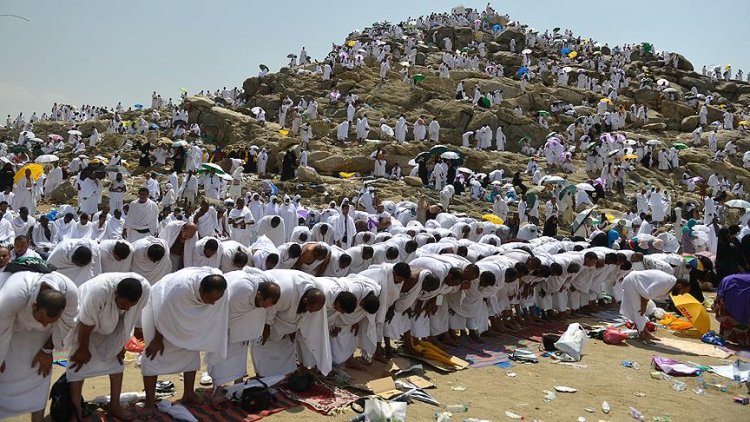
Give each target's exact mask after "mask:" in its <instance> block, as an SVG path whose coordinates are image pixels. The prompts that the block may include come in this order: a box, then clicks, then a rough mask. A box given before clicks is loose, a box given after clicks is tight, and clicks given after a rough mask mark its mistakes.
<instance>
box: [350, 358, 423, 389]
mask: <svg viewBox="0 0 750 422" xmlns="http://www.w3.org/2000/svg"><path fill="white" fill-rule="evenodd" d="M411 367H413V365H412V364H411V362H409V360H408V359H404V358H401V357H395V358H393V359H392V360H391V361H390V363H387V364H386V363H383V362H378V361H373V362H372V364H371V365H370V366H369V367H368V369H367V372H362V371H357V370H349V371H348V373H349V376H350V377H351V381H350V383H349V385H350V386H351V387H354V388H357V389H359V390H363V391H369V392H371V393H373V394H378V395H379V393H378V391H380V392H387V391H389V390H390V389H395V388H396V386H395V384H394V381H393V375H395V374H398V373H400V372H402V371H404V370H408V369H410V368H411ZM386 378H387V379H389V380H390V384H391V385H393V387H389V386H388V385H385V383H384V381H383V380H384V379H386ZM378 381H379V382H378ZM372 382H376V383H375V385H370V384H371V383H372ZM386 387H389V388H386ZM374 388H377V389H378V391H375V390H374ZM381 397H382V396H381Z"/></svg>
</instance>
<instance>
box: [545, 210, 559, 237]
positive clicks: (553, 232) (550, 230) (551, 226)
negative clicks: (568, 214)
mask: <svg viewBox="0 0 750 422" xmlns="http://www.w3.org/2000/svg"><path fill="white" fill-rule="evenodd" d="M542 236H549V237H555V236H557V216H556V215H553V216H551V217H550V218H548V219H547V221H545V222H544V230H543V231H542Z"/></svg>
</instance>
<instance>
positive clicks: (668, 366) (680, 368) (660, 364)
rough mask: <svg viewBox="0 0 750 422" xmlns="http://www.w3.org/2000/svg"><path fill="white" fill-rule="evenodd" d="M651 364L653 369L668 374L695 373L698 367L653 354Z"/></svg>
mask: <svg viewBox="0 0 750 422" xmlns="http://www.w3.org/2000/svg"><path fill="white" fill-rule="evenodd" d="M651 366H653V367H654V369H657V370H659V371H662V372H664V373H665V374H669V375H678V376H680V375H695V373H696V372H698V368H694V367H692V366H688V365H685V364H684V363H680V362H678V361H676V360H674V359H670V358H665V357H662V356H654V357H652V358H651Z"/></svg>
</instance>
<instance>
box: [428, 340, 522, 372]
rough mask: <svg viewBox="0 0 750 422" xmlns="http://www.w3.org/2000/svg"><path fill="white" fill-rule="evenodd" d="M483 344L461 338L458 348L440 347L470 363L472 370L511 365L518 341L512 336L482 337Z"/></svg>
mask: <svg viewBox="0 0 750 422" xmlns="http://www.w3.org/2000/svg"><path fill="white" fill-rule="evenodd" d="M482 340H483V343H475V342H473V341H471V340H470V339H468V338H463V337H462V338H461V340H460V341H459V345H458V346H447V345H440V348H441V349H443V350H445V351H446V352H447V353H450V354H452V355H453V356H456V357H459V358H461V359H463V360H465V361H467V362H469V367H470V368H484V367H485V366H491V365H498V364H504V363H508V364H509V363H510V359H509V356H510V355H509V352H510V348H512V347H513V346H517V345H518V339H517V338H515V337H511V336H501V337H482Z"/></svg>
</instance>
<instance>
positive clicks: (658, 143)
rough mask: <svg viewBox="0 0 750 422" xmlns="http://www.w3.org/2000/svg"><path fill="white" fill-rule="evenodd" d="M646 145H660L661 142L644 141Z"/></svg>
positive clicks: (655, 140) (656, 140)
mask: <svg viewBox="0 0 750 422" xmlns="http://www.w3.org/2000/svg"><path fill="white" fill-rule="evenodd" d="M646 145H650V146H655V145H661V141H660V140H658V139H652V140H650V141H646Z"/></svg>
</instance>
